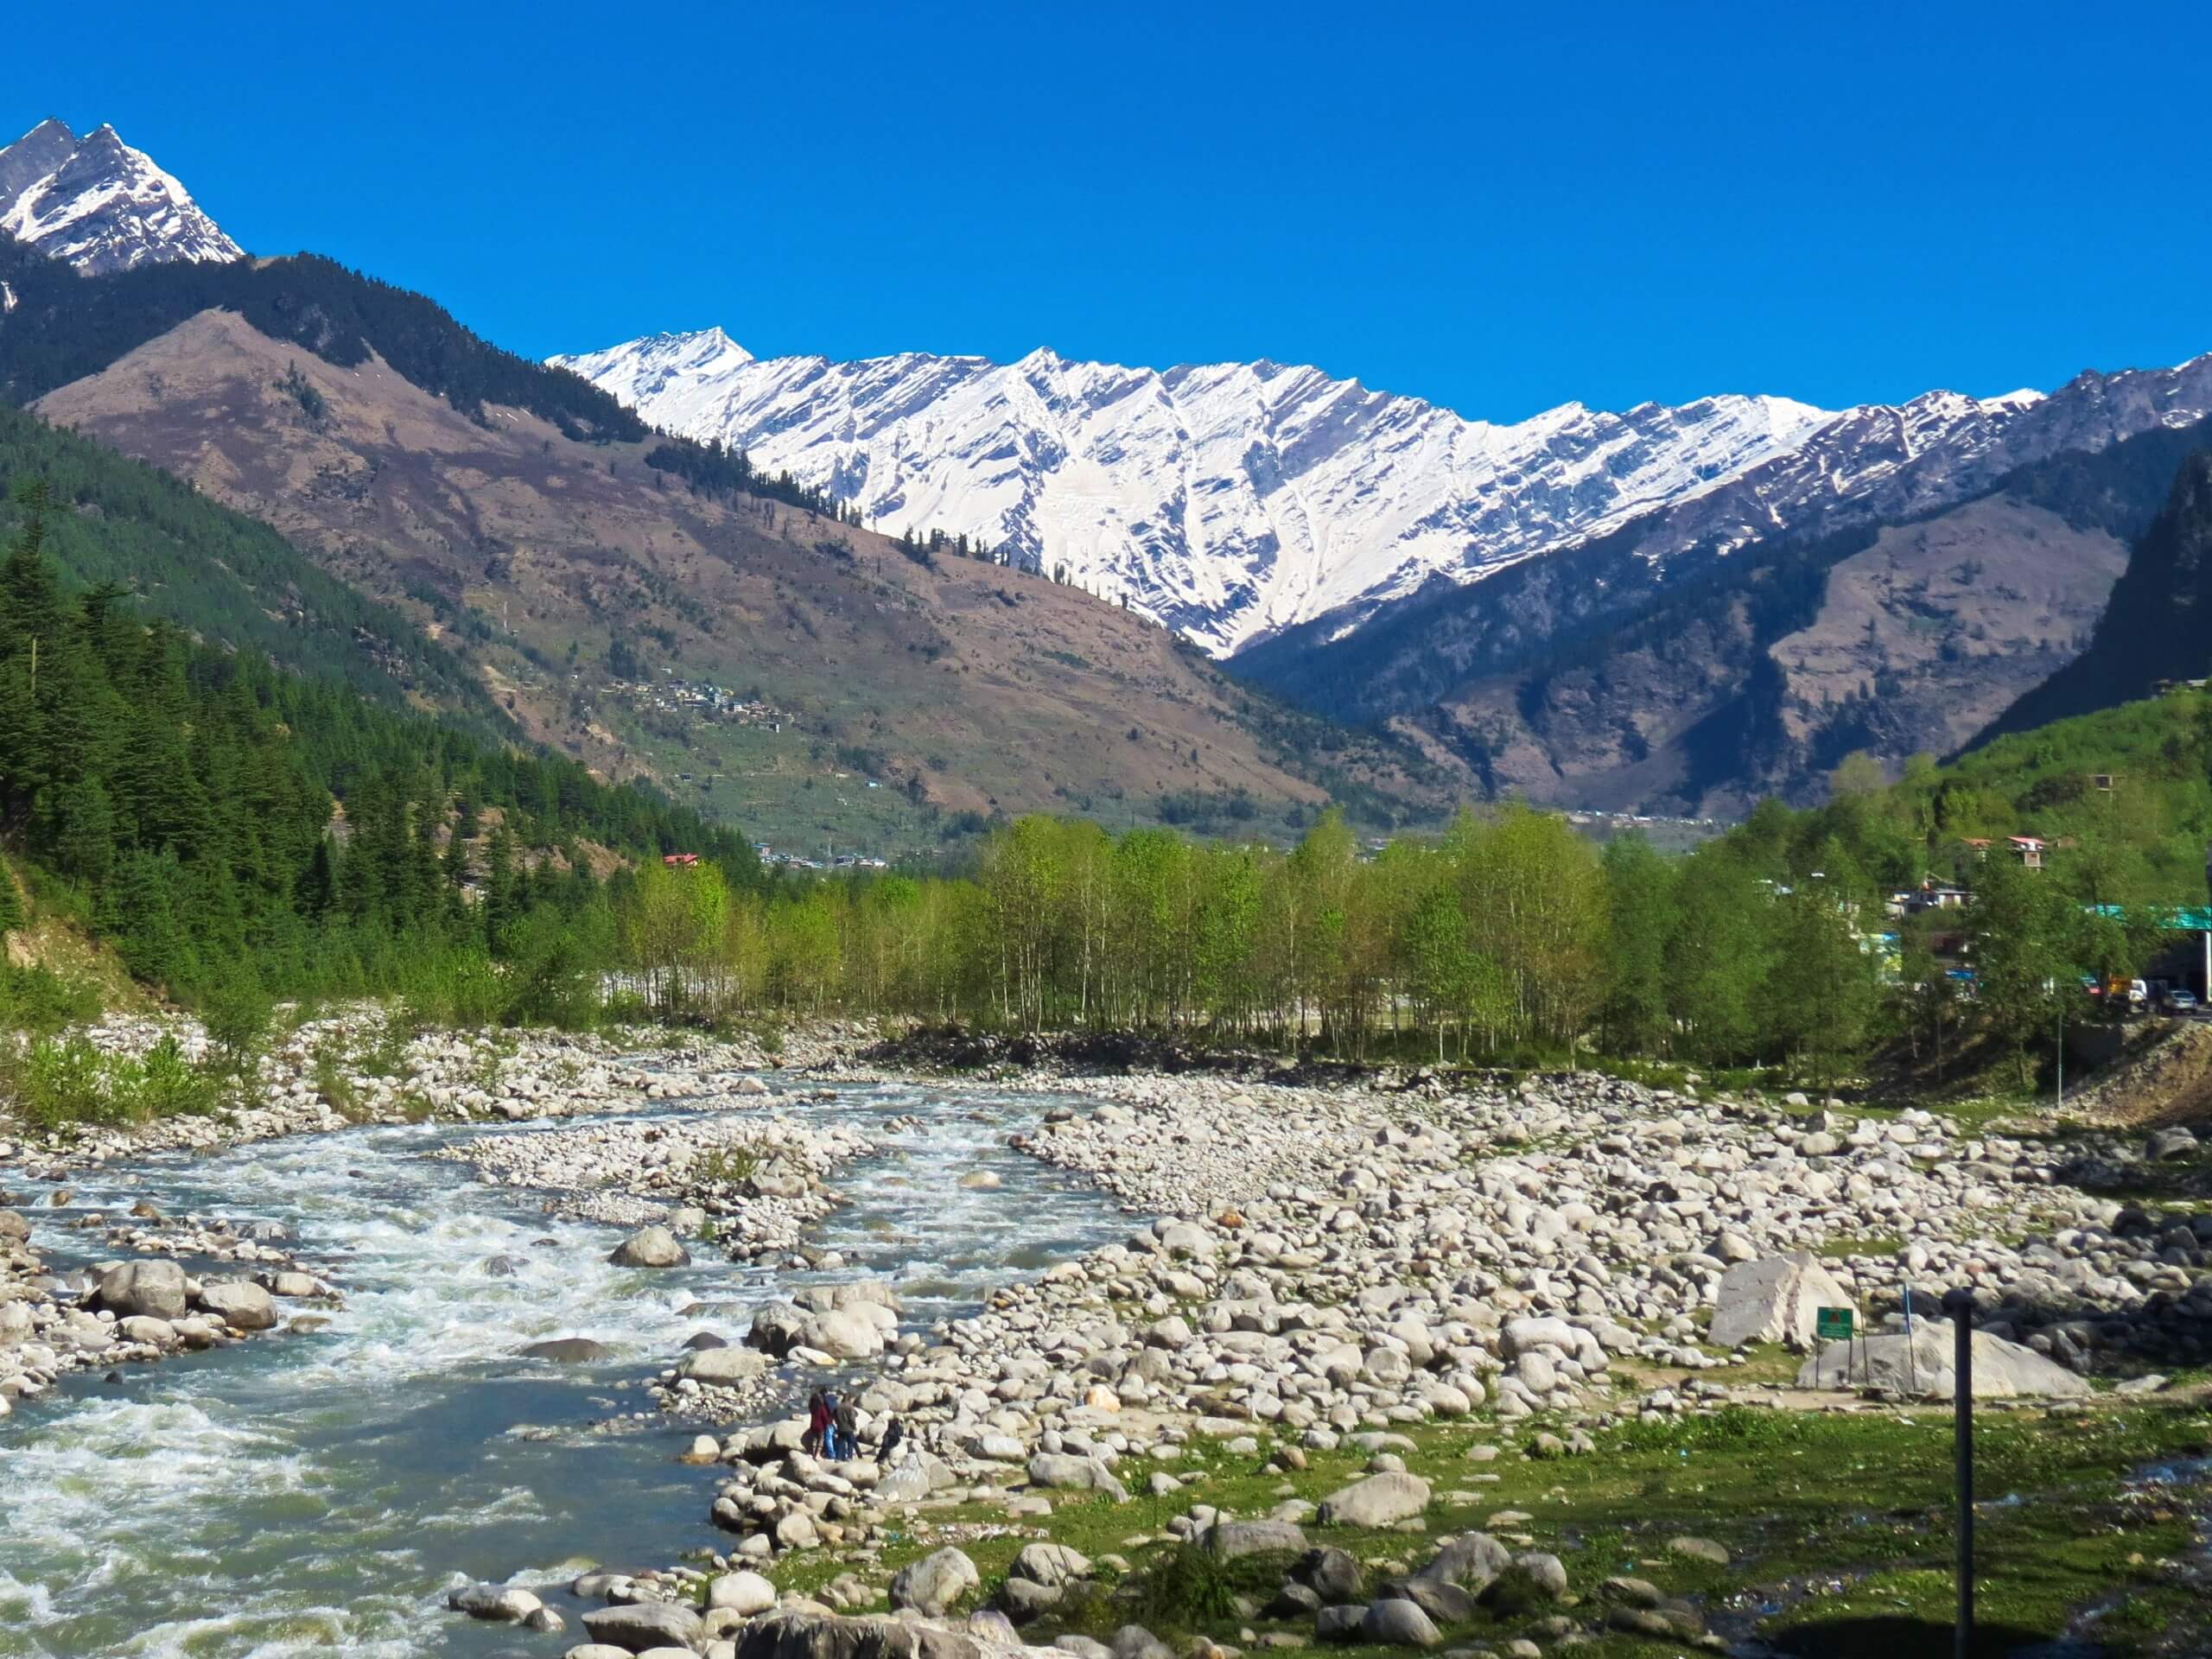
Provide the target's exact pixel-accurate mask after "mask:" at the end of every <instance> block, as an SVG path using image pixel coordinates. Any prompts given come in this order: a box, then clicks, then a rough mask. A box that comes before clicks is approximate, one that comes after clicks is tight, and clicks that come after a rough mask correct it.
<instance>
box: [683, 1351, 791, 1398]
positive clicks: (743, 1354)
mask: <svg viewBox="0 0 2212 1659" xmlns="http://www.w3.org/2000/svg"><path fill="white" fill-rule="evenodd" d="M771 1363H772V1362H771V1361H770V1359H769V1358H768V1357H767V1355H766V1354H763V1353H758V1352H756V1351H753V1349H750V1348H696V1349H694V1350H693V1351H691V1352H690V1353H689V1354H687V1355H685V1356H684V1357H683V1363H680V1364H679V1365H677V1368H676V1374H677V1376H688V1377H690V1378H692V1379H693V1380H694V1381H695V1382H699V1383H711V1384H715V1385H717V1386H720V1387H722V1388H728V1387H731V1386H733V1385H734V1384H736V1383H750V1382H752V1381H753V1379H754V1378H755V1377H758V1376H765V1375H766V1373H767V1370H768V1368H769V1366H770V1364H771Z"/></svg>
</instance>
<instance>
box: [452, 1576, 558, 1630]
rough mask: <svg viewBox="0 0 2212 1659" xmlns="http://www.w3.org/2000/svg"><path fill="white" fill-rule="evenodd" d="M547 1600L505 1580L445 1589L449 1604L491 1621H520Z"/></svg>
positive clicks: (512, 1622)
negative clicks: (497, 1582) (505, 1582)
mask: <svg viewBox="0 0 2212 1659" xmlns="http://www.w3.org/2000/svg"><path fill="white" fill-rule="evenodd" d="M446 1605H447V1606H448V1607H450V1608H452V1609H453V1610H454V1611H455V1612H457V1613H467V1615H468V1616H469V1617H470V1618H480V1619H483V1620H484V1621H485V1622H486V1623H487V1624H521V1623H522V1622H523V1620H524V1619H525V1618H529V1617H530V1616H531V1614H532V1613H534V1612H536V1611H537V1610H538V1609H539V1608H541V1607H543V1605H545V1604H544V1603H543V1602H542V1601H540V1600H539V1599H537V1597H536V1596H535V1595H533V1594H531V1592H529V1591H527V1590H520V1589H517V1588H516V1587H515V1586H512V1585H505V1584H465V1585H463V1586H461V1588H460V1589H458V1590H452V1591H448V1592H447V1593H446Z"/></svg>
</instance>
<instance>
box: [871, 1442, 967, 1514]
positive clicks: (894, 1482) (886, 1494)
mask: <svg viewBox="0 0 2212 1659" xmlns="http://www.w3.org/2000/svg"><path fill="white" fill-rule="evenodd" d="M953 1482H954V1476H953V1473H952V1469H951V1466H950V1465H948V1464H947V1463H946V1462H945V1460H944V1459H943V1458H940V1457H938V1455H937V1454H936V1453H935V1452H908V1453H906V1456H905V1457H903V1458H901V1459H899V1461H898V1463H897V1464H896V1465H894V1466H893V1467H892V1468H889V1469H887V1470H885V1471H883V1478H881V1479H880V1480H879V1481H877V1482H876V1483H875V1492H874V1497H875V1501H876V1502H877V1503H918V1502H919V1501H920V1500H921V1499H923V1498H925V1497H928V1496H929V1495H930V1494H931V1492H934V1491H938V1490H940V1489H941V1488H944V1487H946V1486H950V1485H951V1484H953Z"/></svg>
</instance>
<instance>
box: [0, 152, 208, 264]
mask: <svg viewBox="0 0 2212 1659" xmlns="http://www.w3.org/2000/svg"><path fill="white" fill-rule="evenodd" d="M0 231H4V232H7V233H8V234H9V235H10V236H13V237H15V238H17V239H18V240H19V241H22V242H26V243H29V244H30V245H32V246H34V247H35V248H38V249H39V250H40V251H42V252H44V253H46V254H48V255H49V256H50V257H54V258H56V259H59V260H61V261H62V262H63V263H65V264H69V265H73V266H74V267H75V268H76V269H77V270H79V271H82V272H84V273H86V275H88V276H100V275H105V273H107V272H109V271H115V270H133V269H135V268H136V267H137V266H140V265H145V264H161V263H163V262H165V261H169V260H191V261H228V260H232V259H239V258H243V257H245V253H244V251H243V250H242V249H240V248H239V246H238V244H237V243H235V242H233V241H232V240H231V238H229V237H227V236H226V235H225V234H224V233H223V231H222V229H221V227H220V226H218V225H217V224H216V223H215V221H214V220H213V219H210V218H209V217H208V216H207V214H206V213H203V212H202V211H201V210H200V206H199V204H198V203H197V202H195V201H194V200H193V199H192V196H191V193H190V192H188V191H187V190H186V189H185V188H184V186H183V185H182V184H181V183H180V182H179V181H177V180H176V179H175V177H174V176H173V175H170V174H168V173H166V172H164V171H162V168H160V167H159V166H157V165H156V162H155V161H154V159H153V157H152V156H149V155H147V154H146V153H145V151H143V150H141V149H132V148H131V147H130V145H129V144H126V143H124V142H123V138H122V136H121V135H120V134H118V132H117V131H116V130H115V129H114V128H113V127H111V126H108V125H105V124H103V125H101V126H99V127H98V128H96V129H95V130H93V131H92V132H90V133H87V134H86V135H85V136H83V137H79V136H78V135H77V134H76V133H74V132H73V131H71V130H70V129H69V128H68V126H67V124H64V123H63V122H60V121H59V120H54V119H52V118H48V119H47V120H44V121H41V122H40V123H39V124H38V125H36V126H35V127H33V128H32V129H31V130H29V132H27V133H25V134H24V135H23V136H22V137H20V138H18V139H17V140H16V142H15V143H12V144H10V145H9V146H7V148H5V149H0Z"/></svg>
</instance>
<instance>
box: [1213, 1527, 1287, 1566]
mask: <svg viewBox="0 0 2212 1659" xmlns="http://www.w3.org/2000/svg"><path fill="white" fill-rule="evenodd" d="M1199 1543H1200V1545H1201V1546H1202V1547H1203V1548H1205V1551H1206V1553H1207V1554H1210V1555H1212V1556H1215V1557H1217V1558H1218V1559H1219V1560H1224V1561H1233V1560H1236V1559H1238V1558H1239V1557H1240V1556H1244V1555H1273V1554H1304V1553H1305V1551H1306V1535H1305V1534H1304V1533H1303V1532H1301V1531H1300V1530H1299V1528H1298V1526H1297V1524H1296V1523H1295V1522H1290V1521H1217V1522H1214V1523H1213V1525H1211V1526H1210V1527H1208V1528H1207V1529H1205V1534H1204V1535H1203V1536H1201V1537H1200V1539H1199Z"/></svg>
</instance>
